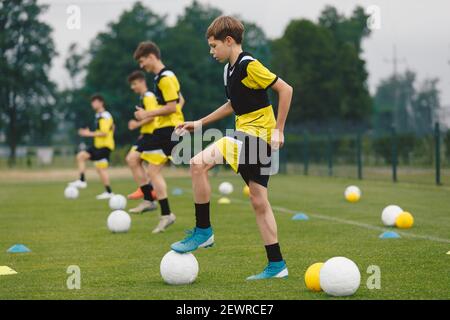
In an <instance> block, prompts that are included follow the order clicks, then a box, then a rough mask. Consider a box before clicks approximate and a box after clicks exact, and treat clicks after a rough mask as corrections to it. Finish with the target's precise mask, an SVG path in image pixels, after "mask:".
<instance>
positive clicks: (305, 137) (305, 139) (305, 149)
mask: <svg viewBox="0 0 450 320" xmlns="http://www.w3.org/2000/svg"><path fill="white" fill-rule="evenodd" d="M303 144H304V145H303V174H304V175H305V176H307V175H308V169H309V138H308V131H306V130H305V131H304V133H303Z"/></svg>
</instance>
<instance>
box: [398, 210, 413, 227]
mask: <svg viewBox="0 0 450 320" xmlns="http://www.w3.org/2000/svg"><path fill="white" fill-rule="evenodd" d="M413 224H414V218H413V216H412V214H411V213H409V212H406V211H405V212H402V213H400V214H399V215H398V217H397V219H395V226H396V227H397V228H400V229H409V228H411V227H412V226H413Z"/></svg>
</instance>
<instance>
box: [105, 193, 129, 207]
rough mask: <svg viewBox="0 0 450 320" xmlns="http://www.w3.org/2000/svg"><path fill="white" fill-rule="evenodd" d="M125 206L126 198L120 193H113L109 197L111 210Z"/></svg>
mask: <svg viewBox="0 0 450 320" xmlns="http://www.w3.org/2000/svg"><path fill="white" fill-rule="evenodd" d="M126 206H127V199H126V198H125V197H124V196H123V195H121V194H115V195H113V196H112V197H111V198H110V199H109V207H110V208H111V210H123V209H125V208H126Z"/></svg>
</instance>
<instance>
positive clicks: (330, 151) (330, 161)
mask: <svg viewBox="0 0 450 320" xmlns="http://www.w3.org/2000/svg"><path fill="white" fill-rule="evenodd" d="M328 176H330V177H331V176H333V138H332V135H331V130H328Z"/></svg>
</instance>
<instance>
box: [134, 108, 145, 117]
mask: <svg viewBox="0 0 450 320" xmlns="http://www.w3.org/2000/svg"><path fill="white" fill-rule="evenodd" d="M145 115H146V112H145V110H144V109H143V108H139V107H136V111H135V112H134V117H135V118H136V119H138V120H142V119H144V118H145Z"/></svg>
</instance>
